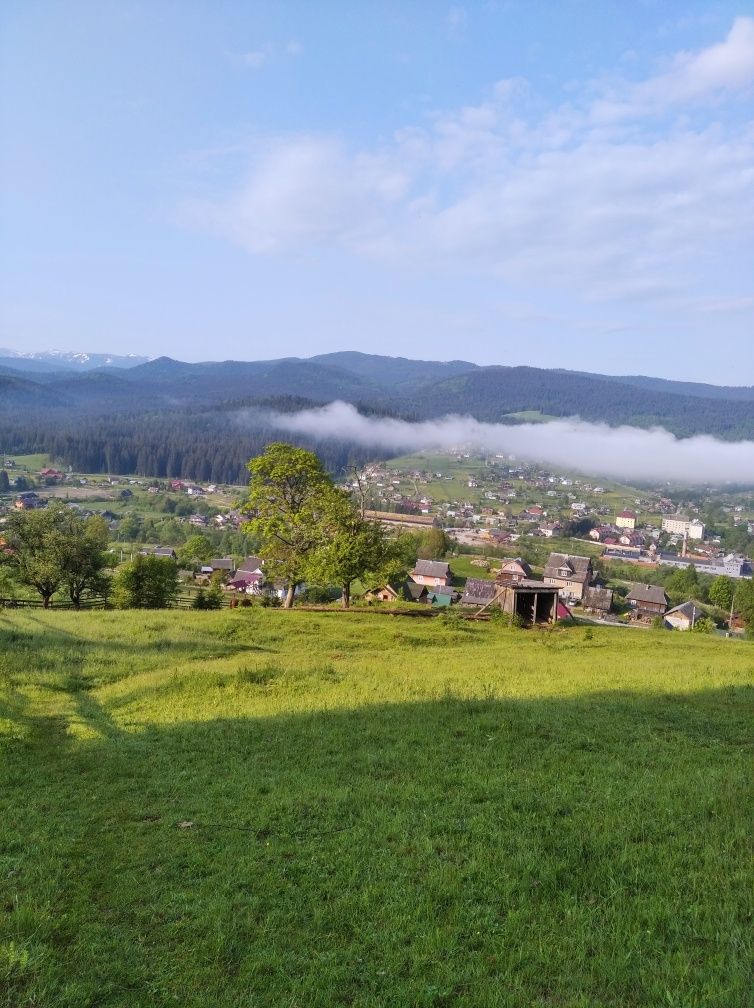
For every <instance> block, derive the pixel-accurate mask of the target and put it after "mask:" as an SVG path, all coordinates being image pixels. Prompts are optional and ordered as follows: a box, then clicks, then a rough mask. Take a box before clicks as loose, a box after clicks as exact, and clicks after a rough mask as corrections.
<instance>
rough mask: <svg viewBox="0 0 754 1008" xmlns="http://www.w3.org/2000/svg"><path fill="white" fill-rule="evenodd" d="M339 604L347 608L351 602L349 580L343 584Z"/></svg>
mask: <svg viewBox="0 0 754 1008" xmlns="http://www.w3.org/2000/svg"><path fill="white" fill-rule="evenodd" d="M340 604H341V606H342V607H343V608H344V609H347V608H348V607H349V606H350V604H351V582H350V581H349V582H348V583H347V584H344V585H343V594H342V595H341V596H340Z"/></svg>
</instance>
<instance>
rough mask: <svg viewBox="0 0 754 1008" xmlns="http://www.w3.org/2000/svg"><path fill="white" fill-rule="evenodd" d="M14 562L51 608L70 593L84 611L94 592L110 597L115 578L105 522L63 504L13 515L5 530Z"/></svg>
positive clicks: (18, 572)
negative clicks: (108, 571)
mask: <svg viewBox="0 0 754 1008" xmlns="http://www.w3.org/2000/svg"><path fill="white" fill-rule="evenodd" d="M3 535H4V538H5V539H6V541H7V550H8V552H7V553H5V552H4V553H3V554H2V559H3V561H4V562H5V563H7V564H9V565H10V566H11V567H12V568H13V570H14V574H15V576H16V578H17V579H18V581H19V582H20V583H21V584H23V585H27V586H28V587H30V588H33V589H34V591H36V592H37V593H38V594H39V596H40V597H41V599H42V601H43V603H44V606H45V608H47V606H48V605H49V604H50V599H51V598H52V596H53V595H54V594H55V593H56V592H57V591H58V590H59V589H64V590H65V591H66V592H67V593H68V595H69V597H70V600H71V602H73V604H74V605H75V606H76V607H77V608H78V607H79V606H80V605H81V602H82V600H83V599H84V597H85V596H86V595H88V594H99V595H103V594H106V593H107V591H108V589H109V584H110V582H109V578H107V577H106V576H105V575H104V573H103V571H104V568H105V566H106V554H105V550H106V547H107V542H108V530H107V525H106V523H105V522H104V521H103V519H102V518H99V517H91V518H82V517H80V516H79V515H77V514H76V513H75V512H74V511H73V510H72V509H71V508H69V507H67V506H66V505H65V504H63V503H62V502H60V501H53V502H52V503H51V504H50V505H49V506H48V507H46V508H44V509H39V510H33V511H22V512H20V513H15V514H12V515H10V516H9V518H8V519H7V522H6V524H5V527H4V530H3Z"/></svg>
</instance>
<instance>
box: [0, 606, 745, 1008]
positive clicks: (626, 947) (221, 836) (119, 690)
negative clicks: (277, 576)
mask: <svg viewBox="0 0 754 1008" xmlns="http://www.w3.org/2000/svg"><path fill="white" fill-rule="evenodd" d="M752 668H754V651H753V650H752V647H751V645H749V644H745V643H734V642H730V641H720V640H714V639H708V638H700V637H696V636H691V635H680V634H668V633H652V632H650V633H643V634H638V633H631V632H630V631H620V630H615V631H610V630H601V629H595V630H594V631H589V632H588V633H585V631H584V630H582V629H575V630H571V631H565V632H557V633H554V634H547V633H536V632H528V633H521V632H515V631H510V630H505V629H502V628H500V627H498V626H497V625H495V624H494V623H493V624H485V625H471V624H462V625H460V626H458V625H454V623H453V621H450V622H449V623H448V624H443V623H442V622H434V621H431V622H430V621H427V622H425V621H420V620H413V621H409V620H405V621H404V620H398V619H394V618H388V617H377V616H372V617H368V616H366V615H352V616H346V617H340V616H338V615H329V614H328V615H325V614H322V615H319V614H317V615H314V614H307V613H295V612H294V613H292V614H286V613H281V612H275V611H269V610H268V611H265V610H254V611H244V612H239V613H227V612H226V613H206V614H205V613H201V614H200V613H197V614H192V615H190V616H188V615H187V614H182V613H159V612H155V613H125V614H123V613H104V614H103V613H100V614H79V615H76V614H73V613H71V614H68V613H50V614H35V615H33V616H30V615H16V614H13V615H11V616H8V615H3V614H0V1004H2V1005H4V1006H7V1008H11V1006H12V1008H18V1006H22V1005H29V1006H31V1005H35V1006H37V1005H39V1006H44V1008H62V1006H66V1008H69V1006H70V1008H84V1006H95V1005H96V1006H99V1008H101V1006H108V1008H114V1006H118V1008H120V1006H122V1008H126V1006H127V1008H141V1006H144V1008H146V1006H150V1008H152V1006H162V1005H169V1004H170V1005H173V1004H176V1003H178V1004H181V1005H183V1006H185V1008H205V1006H207V1005H213V1006H220V1008H231V1006H233V1008H240V1006H241V1005H243V1006H247V1005H249V1006H251V1005H260V1006H268V1005H269V1006H272V1005H275V1006H277V1005H286V1006H301V1008H303V1006H306V1008H310V1006H322V1008H325V1006H333V1005H357V1006H374V1008H377V1006H388V1005H390V1006H393V1005H395V1006H430V1005H432V1006H437V1005H454V1006H455V1005H459V1006H474V1008H477V1006H493V1005H494V1006H522V1008H523V1006H527V1008H528V1006H531V1005H537V1006H571V1008H577V1006H578V1008H585V1006H590V1008H591V1006H594V1008H605V1006H615V1008H618V1006H620V1008H625V1006H629V1008H630V1006H645V1005H646V1006H655V1005H664V1006H683V1008H692V1006H699V1008H702V1006H704V1008H710V1006H719V1008H737V1006H742V1005H744V1004H746V1003H747V997H748V992H747V987H746V984H747V979H748V978H747V975H746V965H747V956H746V942H747V938H748V929H749V925H750V918H747V913H748V912H749V911H750V903H749V900H748V897H749V895H750V887H749V884H748V883H749V881H750V878H749V877H748V875H747V871H748V861H747V824H748V822H749V814H748V813H749V810H748V809H747V805H746V802H747V799H748V798H749V793H748V789H747V782H748V781H749V780H750V779H751V762H750V759H749V753H748V752H747V748H746V746H747V743H748V742H749V741H750V738H751V724H752V714H753V713H754V711H753V709H752V707H753V705H752V699H753V698H754V690H752ZM185 822H190V823H193V825H191V826H187V827H184V828H181V826H180V825H179V824H180V823H185Z"/></svg>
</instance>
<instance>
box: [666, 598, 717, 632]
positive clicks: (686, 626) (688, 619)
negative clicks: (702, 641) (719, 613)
mask: <svg viewBox="0 0 754 1008" xmlns="http://www.w3.org/2000/svg"><path fill="white" fill-rule="evenodd" d="M706 615H707V614H706V613H705V611H704V610H703V609H700V608H699V606H698V605H696V603H695V602H692V601H690V600H689V601H688V602H683V603H681V605H677V606H675V607H674V608H673V609H668V611H667V612H666V613H665V625H666V626H668V627H671V628H672V629H673V630H693V629H694V626H695V624H696V622H697V620H700V619H703V618H704V617H705V616H706Z"/></svg>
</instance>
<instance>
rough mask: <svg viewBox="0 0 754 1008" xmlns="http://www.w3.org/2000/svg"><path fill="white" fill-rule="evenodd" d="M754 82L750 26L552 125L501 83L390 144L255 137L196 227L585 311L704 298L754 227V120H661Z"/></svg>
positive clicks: (593, 93) (589, 93)
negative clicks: (717, 269)
mask: <svg viewBox="0 0 754 1008" xmlns="http://www.w3.org/2000/svg"><path fill="white" fill-rule="evenodd" d="M752 81H754V19H752V18H738V19H737V20H736V21H735V22H734V24H733V26H732V28H731V30H730V32H729V33H728V35H727V37H726V38H725V40H724V41H722V42H720V43H718V44H716V45H713V46H710V47H709V48H707V49H704V50H702V51H700V52H698V53H681V54H679V55H677V56H676V57H675V58H674V59H673V60H672V61H671V62H670V64H669V66H668V67H667V68H666V69H664V70H663V71H662V72H661V73H659V74H657V75H656V76H654V77H651V78H649V79H647V80H645V81H642V82H640V83H638V84H637V83H631V82H623V83H616V82H612V83H611V84H610V85H609V86H606V85H600V84H599V83H595V82H590V83H589V84H588V85H586V86H585V87H584V89H583V93H582V96H581V98H580V99H574V100H572V101H571V102H570V103H569V104H566V105H562V106H560V107H558V108H555V109H550V110H546V111H544V112H543V111H542V110H541V108H540V107H539V106H538V104H537V101H536V99H535V97H534V96H533V95H532V93H531V90H530V88H529V86H528V85H527V84H526V82H524V81H520V80H506V81H501V82H499V83H498V84H497V85H496V86H495V87H494V89H493V90H492V92H491V93H490V95H489V97H488V98H487V99H486V100H485V101H483V102H481V103H480V104H478V105H476V106H466V107H463V108H461V109H458V110H456V111H450V112H444V113H438V114H436V115H435V116H434V117H433V118H432V119H431V121H430V123H429V124H428V125H423V126H420V127H416V126H414V127H407V128H405V129H403V130H400V131H398V132H397V133H396V134H395V135H394V136H393V137H392V138H391V140H390V141H389V142H388V143H386V144H385V145H384V146H382V147H380V148H379V149H374V150H361V151H359V150H352V149H350V148H349V147H348V146H347V145H346V144H345V143H344V142H343V141H342V140H340V139H339V138H334V137H322V136H294V137H282V138H281V137H276V138H272V139H271V140H270V141H269V142H266V143H265V142H260V143H259V144H257V145H255V148H254V150H253V151H252V153H251V157H250V166H249V169H248V172H247V175H246V178H245V180H244V181H243V184H242V185H240V186H239V187H238V188H237V189H236V190H235V191H234V192H231V193H230V194H228V195H226V196H224V197H221V198H219V199H217V200H214V201H205V202H203V203H201V204H199V203H195V204H194V205H193V206H192V207H191V208H190V217H191V219H192V220H193V221H195V222H198V223H200V224H201V225H202V226H206V227H211V228H213V229H215V230H217V231H219V232H221V233H224V234H226V235H228V236H229V237H231V238H232V239H233V240H235V241H237V242H239V243H240V244H242V245H244V246H245V247H246V248H247V249H248V250H249V251H251V252H253V253H256V254H269V253H281V252H284V251H286V250H288V249H295V250H299V249H301V248H302V247H306V246H307V245H309V244H317V245H321V244H322V243H327V244H330V245H332V246H334V247H337V248H345V249H346V250H348V251H350V252H351V253H354V254H358V255H362V256H367V257H373V258H377V259H380V260H382V261H385V262H388V263H391V264H394V265H398V266H400V267H403V268H411V269H416V268H417V267H419V268H424V269H433V268H439V269H444V268H448V267H449V268H452V269H453V270H455V271H459V272H461V273H463V272H474V273H479V274H487V275H491V276H495V277H498V278H500V279H502V280H503V281H505V282H508V283H511V284H532V285H536V286H538V287H539V288H540V289H541V288H549V289H560V290H567V291H578V293H579V295H580V296H581V297H582V298H583V299H585V300H632V301H637V300H647V301H650V300H655V301H656V300H657V299H662V298H666V299H670V298H676V299H677V298H680V297H681V296H683V294H684V292H686V293H688V294H695V295H696V294H699V293H700V292H699V290H698V286H699V282H700V279H699V277H700V275H702V274H703V273H704V271H705V269H706V263H708V262H715V261H721V260H722V259H723V258H724V254H725V249H726V247H727V244H726V243H733V242H736V241H741V242H745V241H747V240H750V238H751V234H752V231H753V230H754V116H752V115H751V114H749V117H748V119H744V120H743V121H741V120H740V118H739V121H737V122H731V123H727V122H726V121H724V120H721V121H719V122H709V121H708V122H706V123H705V124H704V125H699V124H694V122H693V121H692V120H690V119H688V117H685V116H683V115H680V116H679V117H678V119H677V120H676V119H674V118H672V117H670V118H668V119H667V121H666V122H665V123H663V124H662V126H660V125H659V123H658V118H657V117H658V114H659V113H660V112H661V111H665V112H667V111H668V110H670V109H678V110H680V111H681V112H684V111H685V110H686V108H687V107H691V106H693V104H694V103H695V102H697V101H700V100H702V99H706V98H709V97H710V96H717V97H718V98H723V97H725V98H727V100H729V101H733V100H734V98H735V95H736V94H737V93H738V92H740V91H741V90H742V89H745V88H746V87H748V85H749V84H750V83H752ZM743 108H744V111H745V112H746V111H748V107H747V106H746V105H745V104H744V106H743ZM744 293H747V292H741V295H740V296H743V294H744ZM710 296H712V295H711V294H710ZM726 296H730V297H732V298H734V299H736V298H738V297H739V294H738V292H728V294H726Z"/></svg>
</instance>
